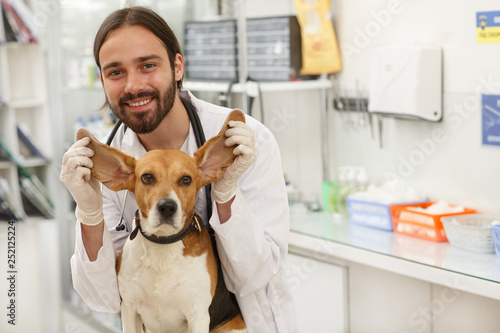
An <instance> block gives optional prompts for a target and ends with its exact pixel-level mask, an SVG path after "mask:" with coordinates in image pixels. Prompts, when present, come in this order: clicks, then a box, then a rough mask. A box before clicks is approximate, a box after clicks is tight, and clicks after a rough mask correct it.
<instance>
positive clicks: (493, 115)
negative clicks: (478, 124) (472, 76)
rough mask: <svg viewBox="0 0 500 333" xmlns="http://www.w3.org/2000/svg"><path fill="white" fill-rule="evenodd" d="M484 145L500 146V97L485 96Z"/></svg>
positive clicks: (483, 105)
mask: <svg viewBox="0 0 500 333" xmlns="http://www.w3.org/2000/svg"><path fill="white" fill-rule="evenodd" d="M481 109H482V111H481V112H482V120H483V145H493V146H500V95H483V98H482V108H481Z"/></svg>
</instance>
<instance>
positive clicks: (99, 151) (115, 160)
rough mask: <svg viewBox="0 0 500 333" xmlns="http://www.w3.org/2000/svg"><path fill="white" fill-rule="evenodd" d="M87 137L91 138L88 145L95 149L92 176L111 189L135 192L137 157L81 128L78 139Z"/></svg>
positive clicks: (77, 135)
mask: <svg viewBox="0 0 500 333" xmlns="http://www.w3.org/2000/svg"><path fill="white" fill-rule="evenodd" d="M85 137H88V138H90V143H89V144H88V145H87V147H89V148H90V149H92V150H93V151H94V156H92V157H91V159H92V163H93V164H94V166H93V167H92V170H91V172H92V177H94V178H96V179H97V180H98V181H100V182H101V183H102V184H103V185H105V186H106V187H107V188H109V189H110V190H113V191H121V190H129V191H131V192H133V191H134V187H135V163H136V160H135V158H133V157H132V156H129V155H127V154H124V153H122V152H121V151H119V150H118V149H115V148H112V147H109V146H108V145H105V144H103V143H101V142H99V141H98V140H96V139H95V138H94V136H93V135H92V134H90V132H89V131H88V130H86V129H84V128H81V129H79V130H78V133H76V139H77V140H80V139H83V138H85Z"/></svg>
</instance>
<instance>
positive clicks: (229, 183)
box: [212, 121, 255, 203]
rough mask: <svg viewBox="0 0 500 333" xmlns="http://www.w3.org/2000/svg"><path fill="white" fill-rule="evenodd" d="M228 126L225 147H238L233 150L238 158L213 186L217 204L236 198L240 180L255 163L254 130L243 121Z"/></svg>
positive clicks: (233, 122) (213, 196)
mask: <svg viewBox="0 0 500 333" xmlns="http://www.w3.org/2000/svg"><path fill="white" fill-rule="evenodd" d="M228 125H229V126H230V128H229V129H227V130H226V132H225V133H224V135H225V136H226V137H227V139H226V141H225V145H226V146H227V147H229V146H233V145H238V146H237V147H236V148H235V149H234V150H233V153H234V154H235V155H237V156H236V158H235V160H234V161H233V163H231V165H230V166H229V167H228V168H227V169H226V172H225V173H224V175H223V176H222V178H221V179H219V180H218V181H216V182H215V183H213V185H212V198H213V199H214V200H215V202H216V203H226V202H228V201H229V200H231V199H232V198H233V197H234V195H235V194H236V190H237V189H238V179H240V177H241V175H243V173H245V171H246V170H247V169H248V168H249V167H250V165H252V164H253V162H255V136H254V133H253V130H252V129H251V128H250V126H248V125H247V124H245V123H243V122H241V121H230V122H229V124H228Z"/></svg>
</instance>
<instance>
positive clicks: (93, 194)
mask: <svg viewBox="0 0 500 333" xmlns="http://www.w3.org/2000/svg"><path fill="white" fill-rule="evenodd" d="M94 56H95V60H96V63H97V65H98V66H99V68H100V70H101V80H102V83H103V87H104V92H105V95H106V102H105V107H106V106H107V107H109V108H110V109H111V110H112V112H113V113H114V114H115V115H116V116H117V117H118V118H120V119H121V120H122V121H123V124H122V125H121V127H120V128H119V129H118V130H117V132H116V136H114V138H112V141H111V146H113V147H115V148H117V149H119V150H121V151H123V152H124V153H126V154H128V155H131V156H134V157H135V158H140V157H141V156H142V155H144V154H145V153H146V152H147V151H150V150H153V149H177V150H182V151H184V152H186V153H187V154H189V155H191V156H192V155H193V153H194V152H195V151H196V150H197V149H198V145H199V140H200V136H199V135H197V133H198V131H197V130H194V127H197V126H196V124H193V122H192V120H191V119H192V118H190V116H189V115H188V111H189V110H190V112H192V113H194V114H195V116H196V117H197V118H199V123H200V125H201V127H202V132H203V134H204V137H205V138H206V139H207V140H208V139H210V138H211V137H213V136H215V135H217V133H218V131H219V130H220V128H221V127H222V125H223V123H224V121H225V119H226V116H227V114H228V113H229V111H230V110H229V109H226V108H222V107H219V106H216V105H213V104H210V103H207V102H205V101H202V100H199V99H197V98H195V97H194V96H193V95H192V94H191V93H190V92H189V91H187V90H183V89H182V78H183V74H184V61H183V58H182V53H181V50H180V47H179V43H178V41H177V39H176V37H175V35H174V33H173V32H172V30H171V29H170V28H169V26H168V25H167V23H166V22H165V21H164V20H163V19H162V18H161V17H160V16H159V15H157V14H156V13H155V12H153V11H151V10H149V9H146V8H143V7H132V8H124V9H121V10H118V11H116V12H113V13H112V14H111V15H109V16H108V17H107V18H106V19H105V21H104V22H103V24H102V25H101V27H100V29H99V31H98V33H97V35H96V39H95V43H94ZM225 136H226V137H227V139H226V143H225V144H226V145H227V146H232V145H237V147H236V148H235V150H234V154H235V155H237V157H236V159H235V160H234V162H233V163H232V164H231V165H230V166H229V167H228V168H227V170H226V172H225V174H224V176H223V177H222V178H221V179H220V180H219V181H217V182H215V183H214V184H212V190H211V198H212V199H211V200H213V211H212V209H210V207H211V206H212V203H211V202H207V199H206V198H207V196H206V193H205V189H202V190H201V191H200V193H198V195H197V198H196V212H197V213H198V214H199V215H200V216H202V218H203V221H204V223H205V224H207V226H208V227H209V228H212V229H213V232H214V242H215V243H216V246H217V251H218V254H219V257H220V261H221V264H222V267H223V270H224V280H225V283H226V285H227V287H228V289H229V290H230V291H231V292H233V293H234V294H235V296H236V299H237V301H238V304H239V307H240V309H241V311H242V314H243V317H244V320H245V323H246V325H247V327H248V331H249V332H259V333H263V332H293V331H294V313H293V302H292V298H291V295H290V292H289V288H288V285H287V283H286V280H285V274H284V267H285V260H286V256H287V250H288V233H289V214H288V201H287V196H286V190H285V182H284V179H283V172H282V168H281V157H280V152H279V148H278V145H277V143H276V141H275V139H274V137H273V136H272V134H271V133H270V132H269V130H268V129H267V128H266V127H265V126H264V125H263V124H261V123H260V122H258V121H257V120H255V119H253V118H252V117H249V116H246V124H245V123H243V122H234V123H233V124H231V128H229V129H228V130H226V132H225ZM105 139H107V138H105ZM88 144H89V140H88V138H86V139H82V140H80V141H77V142H76V143H75V144H74V145H73V146H72V147H71V148H70V149H69V150H68V151H67V152H66V154H65V155H64V158H63V164H62V170H61V177H60V178H61V181H62V182H63V183H64V185H65V186H66V187H67V188H68V190H69V191H70V193H71V195H72V196H73V198H74V199H75V202H76V204H77V209H76V218H77V223H76V246H75V254H74V255H73V257H72V259H71V267H72V276H73V284H74V287H75V289H76V290H77V292H78V293H79V294H80V296H81V297H82V298H83V300H84V301H85V302H86V303H87V304H88V305H89V306H90V307H91V308H92V309H94V310H97V311H112V312H117V311H119V310H120V295H119V293H118V288H117V278H116V272H115V269H114V266H115V265H114V264H115V261H116V258H117V256H118V253H119V252H120V251H121V249H122V247H123V244H124V243H125V240H126V239H127V237H128V235H129V233H130V231H131V230H133V228H134V225H133V221H134V213H135V211H136V210H137V203H136V201H135V198H134V197H133V195H132V194H129V196H128V198H129V199H128V201H126V195H125V194H124V193H123V191H121V192H116V193H115V192H112V191H111V190H109V189H107V188H105V187H104V188H103V190H102V193H101V190H100V189H99V186H98V183H97V181H96V180H95V179H94V178H92V177H91V174H90V169H91V168H92V161H91V159H90V157H91V156H92V155H93V154H94V152H93V151H92V150H91V149H90V148H88V147H87V145H88ZM124 202H125V204H124ZM122 205H123V207H124V209H123V216H124V225H125V230H123V231H117V230H116V229H115V228H114V226H115V225H116V224H117V223H118V222H119V220H120V216H121V215H122V214H121V213H122Z"/></svg>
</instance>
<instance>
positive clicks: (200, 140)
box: [101, 97, 212, 232]
mask: <svg viewBox="0 0 500 333" xmlns="http://www.w3.org/2000/svg"><path fill="white" fill-rule="evenodd" d="M181 101H182V104H183V105H184V108H186V111H187V114H188V116H189V121H190V122H191V126H193V132H194V137H195V139H196V146H197V147H198V148H200V147H201V146H203V145H204V144H205V141H206V139H205V132H203V126H201V121H200V117H198V112H197V111H196V108H195V107H194V106H193V104H191V103H190V102H188V101H187V100H186V99H184V98H182V97H181ZM121 125H122V121H121V120H118V122H117V123H116V124H115V126H114V127H113V130H112V131H111V133H110V135H109V137H108V140H107V141H106V144H107V145H108V146H110V145H111V142H113V139H114V137H115V135H116V132H118V128H119V127H120V126H121ZM126 130H127V127H126V126H124V129H123V132H125V131H126ZM101 190H102V184H101ZM210 193H211V185H210V184H208V185H207V186H205V197H206V201H207V213H208V214H207V216H208V218H210V216H212V196H211V195H210ZM127 197H128V190H125V194H124V196H123V202H122V207H121V210H120V220H119V222H118V224H117V225H116V226H115V227H114V229H115V230H116V231H122V230H125V224H123V217H124V215H125V205H126V203H127ZM208 227H209V232H212V231H211V228H210V225H208Z"/></svg>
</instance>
